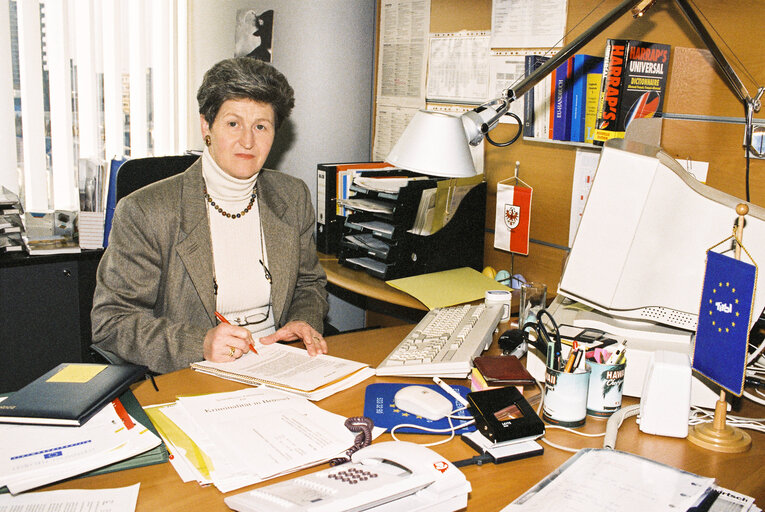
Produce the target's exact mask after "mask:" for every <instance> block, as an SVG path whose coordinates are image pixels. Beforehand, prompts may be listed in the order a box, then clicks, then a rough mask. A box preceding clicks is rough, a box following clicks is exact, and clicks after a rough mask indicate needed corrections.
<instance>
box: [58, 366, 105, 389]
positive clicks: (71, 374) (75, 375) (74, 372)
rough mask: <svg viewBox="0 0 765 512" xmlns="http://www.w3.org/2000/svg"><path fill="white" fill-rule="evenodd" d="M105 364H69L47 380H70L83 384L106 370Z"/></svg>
mask: <svg viewBox="0 0 765 512" xmlns="http://www.w3.org/2000/svg"><path fill="white" fill-rule="evenodd" d="M105 368H106V365H105V364H68V365H66V366H64V367H63V368H62V369H61V370H59V371H58V372H57V373H56V374H55V375H53V376H52V377H51V378H50V379H48V380H47V381H46V382H70V383H73V384H81V383H83V382H88V381H89V380H90V379H92V378H93V377H95V376H96V375H98V374H99V373H101V372H102V371H104V369H105Z"/></svg>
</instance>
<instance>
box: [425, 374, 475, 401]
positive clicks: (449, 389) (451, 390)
mask: <svg viewBox="0 0 765 512" xmlns="http://www.w3.org/2000/svg"><path fill="white" fill-rule="evenodd" d="M433 382H435V383H436V384H438V387H440V388H441V389H443V390H444V391H446V392H447V393H449V394H450V395H451V396H453V397H454V399H455V400H457V401H458V402H459V403H461V404H462V405H464V406H465V407H467V406H468V403H467V400H465V399H464V398H462V396H461V395H460V394H459V393H457V392H456V391H455V390H454V388H453V387H451V386H450V385H449V384H447V383H446V382H444V381H442V380H441V379H439V378H438V377H433Z"/></svg>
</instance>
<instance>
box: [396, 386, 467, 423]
mask: <svg viewBox="0 0 765 512" xmlns="http://www.w3.org/2000/svg"><path fill="white" fill-rule="evenodd" d="M393 402H394V403H395V404H396V407H398V408H399V409H401V410H402V411H406V412H408V413H410V414H414V415H415V416H422V417H423V418H427V419H429V420H432V421H436V420H440V419H441V418H443V417H445V416H446V415H448V414H450V413H451V412H452V410H453V407H452V403H451V401H450V400H449V399H448V398H446V397H445V396H444V395H442V394H441V393H439V392H438V391H436V390H435V389H433V388H429V387H426V386H406V387H403V388H401V389H399V390H398V391H397V392H396V395H395V396H394V397H393Z"/></svg>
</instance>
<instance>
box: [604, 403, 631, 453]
mask: <svg viewBox="0 0 765 512" xmlns="http://www.w3.org/2000/svg"><path fill="white" fill-rule="evenodd" d="M639 412H640V404H635V405H630V406H629V407H622V408H621V409H619V410H618V411H616V412H615V413H613V414H612V415H611V417H610V418H608V422H606V435H605V437H604V438H603V448H610V449H612V450H613V449H614V446H616V436H617V435H618V434H619V427H621V426H622V422H623V421H624V418H629V417H630V416H637V415H638V413H639Z"/></svg>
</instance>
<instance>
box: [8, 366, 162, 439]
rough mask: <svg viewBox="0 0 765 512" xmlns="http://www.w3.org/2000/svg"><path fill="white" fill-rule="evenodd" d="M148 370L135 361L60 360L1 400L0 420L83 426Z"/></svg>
mask: <svg viewBox="0 0 765 512" xmlns="http://www.w3.org/2000/svg"><path fill="white" fill-rule="evenodd" d="M147 372H148V369H147V368H146V367H145V366H141V365H134V364H124V365H115V364H111V365H110V364H89V363H61V364H60V365H58V366H56V367H55V368H53V369H52V370H50V371H49V372H47V373H45V374H43V375H42V376H40V377H38V378H37V379H35V380H34V381H32V382H30V383H29V384H27V385H26V386H24V387H23V388H21V389H20V390H18V391H16V392H15V393H13V394H12V395H11V396H10V397H9V398H7V399H6V400H5V401H3V402H2V403H0V423H24V424H35V425H62V426H80V425H82V424H84V423H85V422H86V421H87V420H88V419H90V417H91V416H93V415H94V414H96V413H97V412H98V411H100V410H101V409H102V408H103V407H104V406H105V405H106V404H108V403H109V402H111V401H112V400H114V399H115V398H116V397H118V396H119V395H121V394H122V393H123V392H124V391H125V390H126V389H127V388H128V386H130V384H132V383H133V382H135V381H137V380H138V379H139V378H141V377H143V376H144V375H146V373H147Z"/></svg>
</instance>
